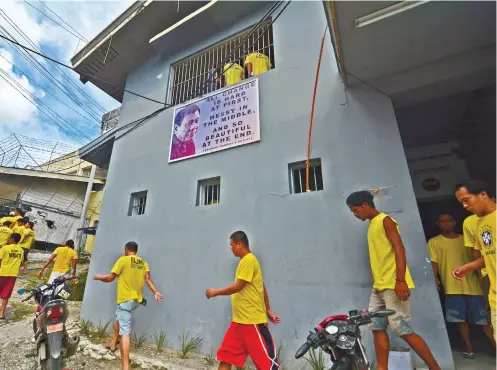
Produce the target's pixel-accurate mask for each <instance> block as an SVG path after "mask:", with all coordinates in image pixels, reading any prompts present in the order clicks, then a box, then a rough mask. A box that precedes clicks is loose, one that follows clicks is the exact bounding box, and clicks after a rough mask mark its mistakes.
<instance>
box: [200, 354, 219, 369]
mask: <svg viewBox="0 0 497 370" xmlns="http://www.w3.org/2000/svg"><path fill="white" fill-rule="evenodd" d="M202 359H203V360H204V361H205V363H206V364H207V365H209V366H214V365H215V364H216V362H217V360H216V357H215V356H214V352H213V351H211V353H209V354H208V355H207V356H204V357H203V358H202Z"/></svg>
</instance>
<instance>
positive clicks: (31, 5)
mask: <svg viewBox="0 0 497 370" xmlns="http://www.w3.org/2000/svg"><path fill="white" fill-rule="evenodd" d="M24 2H25V3H26V5H28V6H30V7H31V8H33V9H35V10H36V11H38V12H40V13H41V14H43V15H44V16H45V17H46V18H48V19H50V20H51V21H52V22H54V23H55V24H56V25H58V26H59V27H61V28H63V29H64V30H66V31H67V32H69V33H70V34H71V35H73V36H74V37H76V38H77V39H79V40H81V41H85V42H88V40H86V39H84V38H81V37H79V36H78V35H76V34H75V33H74V32H72V31H71V30H68V29H67V28H66V27H64V26H63V25H62V24H60V23H59V22H57V21H56V20H55V19H53V18H51V17H50V16H49V15H47V14H46V13H44V12H42V11H41V10H40V9H38V8H37V7H35V6H34V5H33V4H31V3H29V2H28V1H26V0H24Z"/></svg>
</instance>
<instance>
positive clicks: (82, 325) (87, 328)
mask: <svg viewBox="0 0 497 370" xmlns="http://www.w3.org/2000/svg"><path fill="white" fill-rule="evenodd" d="M78 327H79V329H80V330H81V334H83V335H84V336H86V337H89V336H90V334H91V330H92V328H93V324H92V322H91V321H90V320H84V319H83V320H81V321H80V322H79V323H78Z"/></svg>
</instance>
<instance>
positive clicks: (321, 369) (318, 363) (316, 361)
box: [304, 348, 326, 370]
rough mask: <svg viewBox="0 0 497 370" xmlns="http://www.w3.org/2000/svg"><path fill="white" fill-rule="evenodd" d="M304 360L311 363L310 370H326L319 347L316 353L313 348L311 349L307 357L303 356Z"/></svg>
mask: <svg viewBox="0 0 497 370" xmlns="http://www.w3.org/2000/svg"><path fill="white" fill-rule="evenodd" d="M304 360H306V361H307V362H308V363H309V365H311V369H312V370H326V366H325V365H324V355H323V351H322V350H321V349H319V352H318V353H316V350H315V349H314V348H313V349H311V351H310V352H309V357H304Z"/></svg>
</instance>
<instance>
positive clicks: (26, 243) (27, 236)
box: [19, 221, 36, 275]
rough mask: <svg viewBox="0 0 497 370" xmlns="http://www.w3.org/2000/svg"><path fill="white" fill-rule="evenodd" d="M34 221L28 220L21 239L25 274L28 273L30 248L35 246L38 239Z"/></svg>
mask: <svg viewBox="0 0 497 370" xmlns="http://www.w3.org/2000/svg"><path fill="white" fill-rule="evenodd" d="M34 225H35V224H34V223H33V222H31V221H30V222H26V224H25V225H24V228H25V229H24V233H23V234H22V235H21V241H20V243H19V245H20V246H21V248H22V249H23V250H24V275H26V274H27V273H28V254H29V250H30V249H31V247H32V246H33V244H34V243H35V240H36V234H35V231H34Z"/></svg>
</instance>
